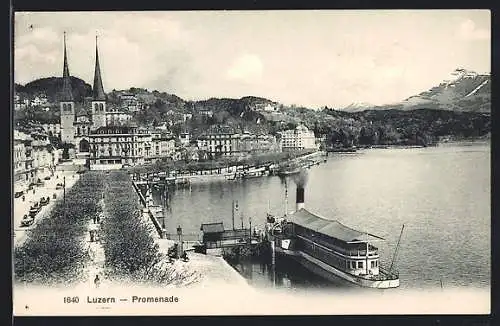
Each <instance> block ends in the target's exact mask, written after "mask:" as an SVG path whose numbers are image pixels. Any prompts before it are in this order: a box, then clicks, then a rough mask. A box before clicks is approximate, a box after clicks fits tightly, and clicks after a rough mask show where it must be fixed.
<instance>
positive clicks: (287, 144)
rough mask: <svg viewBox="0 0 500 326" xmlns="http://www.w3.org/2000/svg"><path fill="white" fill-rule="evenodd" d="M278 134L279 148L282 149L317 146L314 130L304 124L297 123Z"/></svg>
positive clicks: (289, 149)
mask: <svg viewBox="0 0 500 326" xmlns="http://www.w3.org/2000/svg"><path fill="white" fill-rule="evenodd" d="M280 135H281V140H280V142H281V148H282V149H283V150H284V151H293V150H300V149H316V148H317V146H316V138H315V137H314V132H312V131H311V130H309V129H308V128H307V127H306V126H304V125H298V126H297V127H296V128H295V129H291V130H285V131H282V132H280Z"/></svg>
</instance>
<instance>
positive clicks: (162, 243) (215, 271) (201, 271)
mask: <svg viewBox="0 0 500 326" xmlns="http://www.w3.org/2000/svg"><path fill="white" fill-rule="evenodd" d="M131 182H132V186H133V188H134V189H135V191H136V193H137V197H138V199H139V201H140V202H141V204H142V206H144V208H143V211H142V214H141V218H142V219H143V221H144V222H145V223H148V225H149V226H150V227H151V237H153V239H154V241H155V242H156V243H157V244H158V247H159V250H160V253H161V254H163V255H165V256H167V255H168V251H169V249H170V248H171V247H172V246H173V245H174V244H175V243H178V241H176V240H172V239H168V238H162V237H161V236H160V232H159V229H158V226H159V221H158V220H156V218H155V216H154V214H152V212H151V209H150V208H149V207H148V206H149V205H148V202H149V200H148V198H147V197H146V198H145V197H144V196H143V195H142V194H141V193H140V189H139V187H137V185H136V184H135V182H134V181H133V180H131ZM153 219H154V220H153ZM162 231H163V232H166V230H162ZM183 244H185V245H187V242H186V241H183ZM188 258H189V260H188V261H186V262H183V261H181V260H180V259H176V260H175V261H174V262H173V263H172V264H171V265H170V266H171V268H173V270H174V271H175V273H177V274H180V275H182V274H187V275H190V276H191V277H188V279H187V280H186V282H185V283H183V284H180V285H178V286H181V287H186V288H196V287H203V288H207V287H211V286H214V285H216V284H226V285H234V286H244V287H245V288H246V289H250V290H253V288H252V287H251V286H250V284H249V283H248V281H247V279H246V278H245V277H244V276H243V275H241V274H240V273H239V272H238V271H237V270H236V269H234V268H233V266H231V265H230V264H229V263H228V262H227V261H226V260H224V258H223V257H222V256H219V255H205V254H200V253H194V252H192V251H189V253H188Z"/></svg>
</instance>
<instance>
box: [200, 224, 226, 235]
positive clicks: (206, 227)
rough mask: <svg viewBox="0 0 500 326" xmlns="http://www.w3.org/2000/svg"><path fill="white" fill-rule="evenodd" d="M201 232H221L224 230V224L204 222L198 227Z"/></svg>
mask: <svg viewBox="0 0 500 326" xmlns="http://www.w3.org/2000/svg"><path fill="white" fill-rule="evenodd" d="M200 230H201V231H203V233H221V232H224V224H223V223H222V222H218V223H204V224H202V225H201V228H200Z"/></svg>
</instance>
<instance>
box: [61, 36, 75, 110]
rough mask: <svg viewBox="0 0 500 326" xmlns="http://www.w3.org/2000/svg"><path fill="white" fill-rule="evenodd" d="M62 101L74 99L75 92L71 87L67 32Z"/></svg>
mask: <svg viewBox="0 0 500 326" xmlns="http://www.w3.org/2000/svg"><path fill="white" fill-rule="evenodd" d="M61 100H62V101H68V102H72V101H73V92H72V89H71V79H70V74H69V67H68V55H67V53H66V32H65V33H64V64H63V88H62V94H61Z"/></svg>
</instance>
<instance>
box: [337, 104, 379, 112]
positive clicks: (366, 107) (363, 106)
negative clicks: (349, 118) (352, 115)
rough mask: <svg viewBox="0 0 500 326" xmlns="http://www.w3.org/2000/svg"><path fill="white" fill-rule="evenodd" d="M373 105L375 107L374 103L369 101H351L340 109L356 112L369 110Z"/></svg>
mask: <svg viewBox="0 0 500 326" xmlns="http://www.w3.org/2000/svg"><path fill="white" fill-rule="evenodd" d="M373 107H375V105H373V104H370V103H365V102H353V103H351V104H349V105H348V106H346V107H344V108H343V109H342V110H344V111H349V112H357V111H364V110H369V109H371V108H373Z"/></svg>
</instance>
